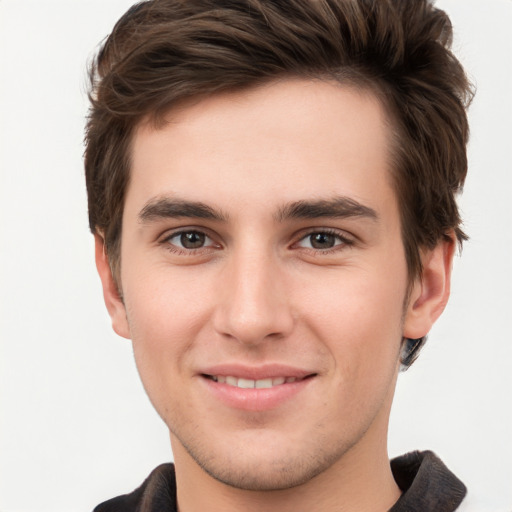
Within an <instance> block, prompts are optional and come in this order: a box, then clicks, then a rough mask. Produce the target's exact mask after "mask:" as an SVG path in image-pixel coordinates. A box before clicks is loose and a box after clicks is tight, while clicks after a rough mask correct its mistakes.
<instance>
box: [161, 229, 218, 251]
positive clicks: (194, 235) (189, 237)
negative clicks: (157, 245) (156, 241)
mask: <svg viewBox="0 0 512 512" xmlns="http://www.w3.org/2000/svg"><path fill="white" fill-rule="evenodd" d="M164 242H165V243H168V244H171V245H172V246H174V247H176V248H177V249H181V250H183V249H186V250H194V249H202V248H205V247H212V246H214V245H215V243H214V242H213V240H212V239H211V238H210V237H208V236H207V235H206V234H205V233H203V232H201V231H195V230H190V231H180V232H179V233H173V234H172V235H171V236H169V237H167V238H166V239H165V240H164Z"/></svg>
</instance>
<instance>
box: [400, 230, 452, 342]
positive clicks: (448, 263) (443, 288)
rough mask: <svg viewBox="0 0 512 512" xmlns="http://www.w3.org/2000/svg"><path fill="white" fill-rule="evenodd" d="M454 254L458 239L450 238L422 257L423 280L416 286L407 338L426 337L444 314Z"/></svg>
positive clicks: (405, 323)
mask: <svg viewBox="0 0 512 512" xmlns="http://www.w3.org/2000/svg"><path fill="white" fill-rule="evenodd" d="M454 252H455V240H454V237H453V236H450V237H446V238H445V239H442V240H440V241H439V243H438V244H437V245H436V247H435V248H434V249H432V250H428V251H425V252H424V253H423V254H422V263H423V270H422V273H421V278H420V277H418V278H417V280H416V282H415V283H414V285H413V288H412V291H411V294H410V297H409V303H408V306H407V311H406V315H405V321H404V332H403V336H404V337H405V338H411V339H418V338H422V337H423V336H426V335H427V334H428V332H429V331H430V329H431V327H432V325H433V324H434V322H435V321H436V320H437V319H438V318H439V316H440V315H441V313H442V312H443V310H444V308H445V306H446V304H447V302H448V298H449V297H450V280H451V271H452V262H453V255H454Z"/></svg>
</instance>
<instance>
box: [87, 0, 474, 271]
mask: <svg viewBox="0 0 512 512" xmlns="http://www.w3.org/2000/svg"><path fill="white" fill-rule="evenodd" d="M451 39H452V27H451V23H450V20H449V18H448V16H447V15H446V14H445V13H444V12H443V11H441V10H439V9H436V8H435V7H434V6H433V3H432V2H431V1H429V0H150V1H146V2H141V3H138V4H136V5H134V6H133V7H132V8H131V9H129V10H128V12H127V13H126V14H125V15H124V16H123V17H122V18H121V19H120V20H119V21H118V23H117V24H116V26H115V27H114V30H113V32H112V33H111V34H110V36H109V37H108V38H107V39H106V41H105V42H104V44H103V46H102V47H101V49H100V51H99V52H98V55H97V56H96V58H95V60H94V61H93V63H92V65H91V69H90V78H91V84H92V85H91V94H90V99H91V109H90V114H89V118H88V123H87V130H86V139H85V140H86V150H85V170H86V181H87V191H88V201H89V223H90V227H91V230H92V231H93V232H101V233H102V236H103V237H104V240H105V245H106V250H107V253H108V256H109V261H110V262H111V266H112V270H113V273H114V277H115V278H118V276H119V275H118V272H119V264H120V238H121V227H122V214H123V206H124V197H125V192H126V188H127V184H128V182H129V179H130V142H131V138H132V134H133V132H134V129H135V128H136V127H137V126H138V124H139V123H140V122H141V121H142V119H145V118H148V117H149V118H150V119H152V120H153V121H156V122H158V121H159V120H161V119H162V117H163V116H164V115H165V114H166V113H167V112H168V111H169V110H170V109H171V108H172V107H173V106H174V105H176V104H177V103H178V102H180V101H182V100H184V99H186V98H190V97H193V96H204V95H211V94H215V93H217V92H220V91H226V90H230V89H241V88H244V87H249V86H255V85H258V84H260V83H265V82H269V81H272V80H275V79H278V78H281V77H286V76H289V77H302V78H320V79H334V80H337V81H339V82H341V83H349V84H353V85H356V86H360V87H364V88H368V89H370V90H372V91H374V92H375V93H376V94H377V95H378V97H379V98H380V99H381V100H382V101H383V104H384V105H385V106H386V108H387V109H388V112H389V114H390V119H391V121H392V122H391V124H392V126H393V130H392V131H393V133H394V137H393V138H394V141H395V143H394V147H393V148H392V150H393V157H394V158H393V164H394V165H393V169H392V171H393V178H394V180H395V190H396V193H397V198H398V202H399V207H400V214H401V222H402V238H403V243H404V248H405V254H406V259H407V265H408V270H409V276H410V277H411V278H412V277H415V276H417V275H418V274H419V273H420V271H421V259H420V249H421V248H433V247H434V246H435V245H436V244H437V243H438V242H439V240H440V239H442V238H444V237H447V236H449V237H453V236H455V238H456V239H457V240H458V242H459V243H462V241H463V240H464V239H465V238H466V237H465V234H464V233H463V231H462V230H461V227H460V224H461V219H460V216H459V212H458V208H457V204H456V201H455V194H456V193H457V192H458V191H459V190H460V189H461V187H462V185H463V183H464V179H465V176H466V169H467V158H466V144H467V140H468V133H469V130H468V122H467V117H466V107H467V105H468V104H469V102H470V101H471V98H472V89H471V86H470V84H469V82H468V80H467V78H466V75H465V73H464V70H463V68H462V66H461V65H460V63H459V62H458V61H457V59H456V58H455V57H454V55H453V54H452V53H451V51H450V46H451Z"/></svg>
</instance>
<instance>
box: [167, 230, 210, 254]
mask: <svg viewBox="0 0 512 512" xmlns="http://www.w3.org/2000/svg"><path fill="white" fill-rule="evenodd" d="M193 233H195V234H198V235H203V236H204V237H205V239H207V240H210V242H212V244H210V245H207V246H203V247H198V248H192V249H187V248H183V247H179V246H177V245H176V244H174V243H172V242H171V240H172V239H173V238H176V237H179V236H182V235H187V234H193ZM160 244H161V245H164V246H165V248H166V249H167V250H168V251H170V252H172V253H174V254H178V255H180V256H181V255H183V256H192V255H196V254H197V253H198V252H201V253H202V254H205V250H206V251H211V250H214V249H216V247H215V246H217V247H219V244H215V242H214V241H213V239H212V237H210V236H209V235H208V233H207V232H205V231H204V230H202V229H193V228H192V229H180V230H179V231H175V232H173V233H169V234H168V235H166V236H165V237H164V238H163V239H162V240H161V241H160Z"/></svg>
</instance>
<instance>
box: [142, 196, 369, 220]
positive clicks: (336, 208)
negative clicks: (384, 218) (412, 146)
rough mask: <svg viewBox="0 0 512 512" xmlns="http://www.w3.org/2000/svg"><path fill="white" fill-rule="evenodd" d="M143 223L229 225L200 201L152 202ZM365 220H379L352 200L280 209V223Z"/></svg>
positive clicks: (160, 199) (304, 203)
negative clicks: (184, 220) (187, 220)
mask: <svg viewBox="0 0 512 512" xmlns="http://www.w3.org/2000/svg"><path fill="white" fill-rule="evenodd" d="M138 217H139V221H140V222H142V223H146V222H151V221H154V220H160V219H168V218H175V219H177V218H196V219H208V220H215V221H219V222H226V221H227V220H228V215H226V214H224V213H223V212H221V211H219V210H216V209H214V208H212V207H211V206H209V205H207V204H205V203H202V202H200V201H187V200H184V199H178V198H170V197H158V198H154V199H151V200H149V201H148V202H147V203H146V204H145V205H144V207H143V208H142V210H141V211H140V213H139V216H138ZM347 217H365V218H369V219H372V220H378V215H377V212H376V211H375V210H374V209H373V208H370V207H368V206H365V205H363V204H361V203H359V202H358V201H356V200H354V199H352V198H350V197H344V196H340V197H334V198H332V199H319V200H315V201H306V200H301V201H294V202H292V203H288V204H286V205H284V206H283V207H281V208H279V210H278V211H277V214H276V215H275V216H274V218H275V219H276V221H277V222H284V221H286V220H290V219H321V218H347Z"/></svg>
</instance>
